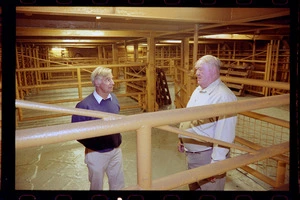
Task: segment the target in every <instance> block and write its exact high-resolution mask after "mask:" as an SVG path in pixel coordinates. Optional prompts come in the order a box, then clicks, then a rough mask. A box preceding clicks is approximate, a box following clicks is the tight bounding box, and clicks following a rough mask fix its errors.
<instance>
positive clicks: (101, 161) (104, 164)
mask: <svg viewBox="0 0 300 200" xmlns="http://www.w3.org/2000/svg"><path fill="white" fill-rule="evenodd" d="M84 161H85V163H86V164H87V167H88V172H89V173H88V174H89V181H90V183H91V185H90V190H103V179H104V175H105V173H106V175H107V177H108V184H109V190H120V189H122V188H124V172H123V162H122V150H121V148H114V149H113V150H112V151H109V152H105V153H99V152H97V151H86V154H85V160H84Z"/></svg>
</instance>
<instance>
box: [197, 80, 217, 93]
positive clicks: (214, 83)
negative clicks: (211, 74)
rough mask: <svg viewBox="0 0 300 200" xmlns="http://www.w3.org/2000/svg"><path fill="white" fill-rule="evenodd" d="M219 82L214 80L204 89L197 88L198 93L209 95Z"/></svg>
mask: <svg viewBox="0 0 300 200" xmlns="http://www.w3.org/2000/svg"><path fill="white" fill-rule="evenodd" d="M220 82H221V79H220V78H218V79H217V80H215V81H214V82H212V83H211V84H209V86H208V87H207V88H205V89H202V88H201V86H199V92H200V93H208V94H210V93H211V92H212V91H213V90H214V89H215V88H216V86H217V85H219V84H220Z"/></svg>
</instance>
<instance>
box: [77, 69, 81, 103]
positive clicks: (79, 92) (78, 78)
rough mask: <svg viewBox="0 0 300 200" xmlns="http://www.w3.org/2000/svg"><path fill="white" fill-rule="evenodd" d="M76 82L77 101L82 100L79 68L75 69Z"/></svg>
mask: <svg viewBox="0 0 300 200" xmlns="http://www.w3.org/2000/svg"><path fill="white" fill-rule="evenodd" d="M77 81H78V97H79V99H82V86H81V73H80V67H78V68H77Z"/></svg>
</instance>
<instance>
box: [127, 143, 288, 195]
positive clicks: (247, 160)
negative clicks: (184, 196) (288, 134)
mask: <svg viewBox="0 0 300 200" xmlns="http://www.w3.org/2000/svg"><path fill="white" fill-rule="evenodd" d="M288 151H289V142H285V143H282V144H277V145H273V146H271V147H266V148H262V149H260V150H258V151H257V152H256V153H248V154H244V155H241V156H237V157H234V158H229V159H226V160H223V161H219V162H216V163H212V164H208V165H204V166H201V167H197V168H194V169H190V170H185V171H182V172H179V173H175V174H172V175H169V176H167V177H163V178H159V179H156V180H154V181H153V182H152V187H151V189H152V190H170V189H174V188H176V187H180V186H184V185H187V184H189V183H191V182H195V181H198V180H203V179H206V178H209V177H212V176H215V175H216V174H223V173H225V172H227V171H230V170H233V169H236V168H239V167H240V166H245V165H248V164H251V163H254V162H257V161H260V160H264V159H267V158H269V157H273V156H276V155H280V154H283V153H286V152H288ZM179 180H180V181H179ZM125 189H126V190H142V189H143V188H141V187H140V186H138V185H136V186H131V187H127V188H125Z"/></svg>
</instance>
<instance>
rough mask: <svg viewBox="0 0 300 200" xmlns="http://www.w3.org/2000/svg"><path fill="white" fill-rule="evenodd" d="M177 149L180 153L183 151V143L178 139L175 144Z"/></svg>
mask: <svg viewBox="0 0 300 200" xmlns="http://www.w3.org/2000/svg"><path fill="white" fill-rule="evenodd" d="M177 149H178V151H179V152H180V153H183V152H184V146H183V144H182V143H181V142H180V141H179V142H178V144H177Z"/></svg>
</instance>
